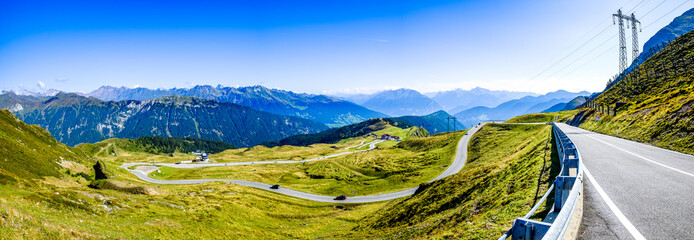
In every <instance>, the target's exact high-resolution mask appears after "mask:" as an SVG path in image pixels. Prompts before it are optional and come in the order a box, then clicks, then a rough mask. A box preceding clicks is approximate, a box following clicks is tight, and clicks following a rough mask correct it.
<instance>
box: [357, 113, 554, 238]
mask: <svg viewBox="0 0 694 240" xmlns="http://www.w3.org/2000/svg"><path fill="white" fill-rule="evenodd" d="M550 133H551V126H548V125H502V124H488V125H486V126H484V127H483V128H482V129H481V130H479V132H478V133H477V134H475V135H474V136H473V139H472V141H471V145H470V146H469V150H470V155H469V156H468V161H467V163H466V165H465V167H464V168H463V170H462V171H461V172H460V173H458V174H456V175H453V176H451V177H448V178H445V179H441V180H439V181H436V182H433V183H431V184H425V185H423V186H422V188H421V189H420V190H419V191H418V193H416V194H415V195H413V196H411V197H408V198H405V199H402V200H399V201H393V202H390V203H388V204H387V205H386V206H385V207H384V208H383V209H381V210H379V211H378V212H377V213H375V214H374V215H371V216H369V217H367V218H365V219H364V221H363V222H362V223H361V224H360V226H359V227H358V228H355V231H357V232H367V233H370V234H373V235H372V236H370V237H369V238H388V239H391V238H392V239H432V238H462V239H495V238H497V237H499V236H501V235H502V234H503V233H504V232H505V231H506V230H508V228H510V226H511V223H512V222H513V219H515V218H517V217H521V216H523V215H524V214H525V213H527V211H528V210H530V208H531V205H532V203H533V199H534V196H535V191H536V189H537V187H538V177H539V176H540V171H541V169H543V161H547V162H546V163H545V167H546V169H545V171H549V166H550V162H551V161H550V155H551V154H550V151H549V150H548V149H545V147H546V143H547V141H548V140H550ZM554 159H556V157H554ZM555 171H558V169H557V170H555ZM549 175H550V174H546V173H545V174H544V175H543V178H542V181H541V185H540V187H541V190H540V193H542V192H544V191H545V189H546V188H547V187H549V185H550V184H551V179H550V178H549ZM549 207H550V205H546V206H545V209H549Z"/></svg>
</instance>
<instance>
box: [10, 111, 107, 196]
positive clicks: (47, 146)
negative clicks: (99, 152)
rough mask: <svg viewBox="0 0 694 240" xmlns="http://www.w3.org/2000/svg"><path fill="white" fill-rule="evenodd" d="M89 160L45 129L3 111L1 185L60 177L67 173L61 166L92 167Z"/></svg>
mask: <svg viewBox="0 0 694 240" xmlns="http://www.w3.org/2000/svg"><path fill="white" fill-rule="evenodd" d="M88 159H89V157H88V156H87V155H86V154H85V153H83V152H82V151H79V150H76V149H73V148H70V147H68V146H65V144H62V143H60V142H58V141H56V140H55V139H54V138H53V137H51V135H50V134H49V133H48V131H46V130H45V129H42V128H40V127H38V126H36V125H27V124H26V123H24V122H22V121H21V120H19V119H18V118H17V117H15V116H14V115H13V114H12V113H11V112H10V111H8V110H5V109H0V184H8V183H9V182H15V181H17V180H20V179H42V178H43V177H49V176H50V177H57V178H59V177H62V176H63V174H62V173H63V172H64V170H65V169H64V168H63V167H61V163H62V164H63V165H73V164H71V163H69V162H74V163H75V164H90V163H89V162H90V161H89V160H88ZM92 164H93V163H92ZM90 166H91V165H90Z"/></svg>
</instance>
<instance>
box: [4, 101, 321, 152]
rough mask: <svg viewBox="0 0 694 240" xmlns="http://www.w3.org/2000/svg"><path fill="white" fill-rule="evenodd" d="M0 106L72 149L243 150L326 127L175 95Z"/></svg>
mask: <svg viewBox="0 0 694 240" xmlns="http://www.w3.org/2000/svg"><path fill="white" fill-rule="evenodd" d="M0 107H1V108H6V109H10V110H11V111H12V112H13V113H14V114H15V115H17V116H18V117H19V118H20V119H22V120H23V121H25V122H26V123H28V124H38V125H39V126H41V127H43V128H45V129H47V130H48V131H49V132H50V133H51V135H53V137H55V138H56V139H57V140H59V141H60V142H63V143H65V144H68V145H72V146H74V145H77V144H80V143H94V142H98V141H101V140H103V139H107V138H137V137H142V136H165V137H196V138H205V139H212V140H221V141H224V142H227V143H231V144H233V145H235V146H241V147H243V146H253V145H256V144H259V143H261V142H265V141H272V140H278V139H282V138H285V137H288V136H292V135H296V134H308V133H316V132H319V131H322V130H325V129H327V128H328V127H327V126H326V125H325V124H322V123H319V122H315V121H311V120H307V119H303V118H299V117H292V116H282V115H277V114H272V113H268V112H263V111H258V110H255V109H252V108H249V107H246V106H241V105H238V104H234V103H226V102H220V101H216V100H209V99H202V98H194V97H180V96H167V97H161V98H157V99H153V100H145V101H137V100H124V101H103V100H100V99H97V98H93V97H89V98H87V97H84V96H80V95H77V94H74V93H58V94H57V95H55V96H53V97H50V98H47V99H45V98H39V97H33V96H18V95H15V94H13V93H6V94H2V95H0Z"/></svg>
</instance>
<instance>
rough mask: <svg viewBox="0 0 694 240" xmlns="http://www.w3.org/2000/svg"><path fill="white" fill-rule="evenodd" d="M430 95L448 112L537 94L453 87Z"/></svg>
mask: <svg viewBox="0 0 694 240" xmlns="http://www.w3.org/2000/svg"><path fill="white" fill-rule="evenodd" d="M427 95H431V96H432V97H431V98H432V99H433V100H434V101H436V102H437V103H438V104H439V105H441V107H443V109H445V110H446V111H449V112H454V113H456V112H461V111H464V110H467V109H470V108H473V107H479V106H482V107H496V106H498V105H499V104H502V103H504V102H507V101H510V100H513V99H518V98H522V97H525V96H537V95H538V94H536V93H531V92H512V91H495V90H488V89H484V88H480V87H476V88H473V89H470V90H463V89H455V90H451V91H441V92H434V93H430V94H427Z"/></svg>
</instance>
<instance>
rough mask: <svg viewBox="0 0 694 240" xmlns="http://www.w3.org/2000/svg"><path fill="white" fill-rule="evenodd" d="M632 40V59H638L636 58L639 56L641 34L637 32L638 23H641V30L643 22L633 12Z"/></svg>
mask: <svg viewBox="0 0 694 240" xmlns="http://www.w3.org/2000/svg"><path fill="white" fill-rule="evenodd" d="M629 20H630V21H631V40H632V46H631V54H632V55H633V56H632V59H631V60H632V61H636V58H638V57H639V34H638V32H636V23H638V24H639V30H641V22H639V20H636V16H634V13H631V19H629Z"/></svg>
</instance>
